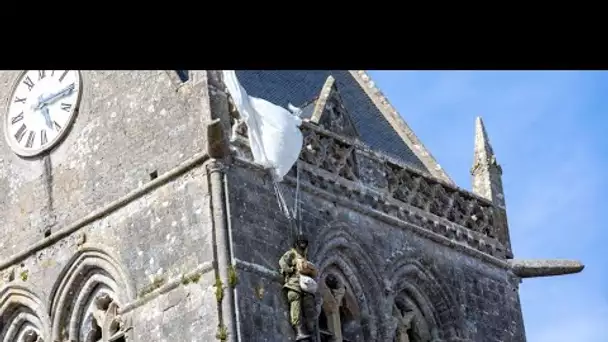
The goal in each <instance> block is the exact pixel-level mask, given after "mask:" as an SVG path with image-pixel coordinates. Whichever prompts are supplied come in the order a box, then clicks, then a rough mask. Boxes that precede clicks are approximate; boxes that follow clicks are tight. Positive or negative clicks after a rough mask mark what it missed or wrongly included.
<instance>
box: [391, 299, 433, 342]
mask: <svg viewBox="0 0 608 342" xmlns="http://www.w3.org/2000/svg"><path fill="white" fill-rule="evenodd" d="M393 318H394V319H395V321H396V323H397V324H396V326H397V328H396V331H395V338H394V339H393V342H432V334H431V329H430V326H429V324H428V322H427V321H426V320H425V318H424V315H423V314H422V312H421V311H420V309H419V308H418V307H417V305H416V303H414V302H413V301H412V300H411V299H410V298H408V297H407V296H405V295H401V296H398V297H397V299H396V300H395V304H394V306H393Z"/></svg>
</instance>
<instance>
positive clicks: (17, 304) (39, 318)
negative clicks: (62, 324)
mask: <svg viewBox="0 0 608 342" xmlns="http://www.w3.org/2000/svg"><path fill="white" fill-rule="evenodd" d="M49 329H50V321H49V319H48V316H47V314H46V310H45V309H44V306H43V304H42V302H41V301H40V300H39V299H38V297H37V296H36V295H35V294H34V293H33V292H32V291H30V290H29V289H27V288H26V287H24V286H20V285H14V284H11V285H8V286H5V287H4V288H2V289H1V290H0V341H2V342H44V341H49Z"/></svg>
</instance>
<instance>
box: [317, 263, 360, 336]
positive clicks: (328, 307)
mask: <svg viewBox="0 0 608 342" xmlns="http://www.w3.org/2000/svg"><path fill="white" fill-rule="evenodd" d="M322 293H323V308H322V310H321V313H320V315H319V333H320V336H321V341H322V342H358V341H362V340H361V335H362V334H361V325H360V322H359V310H358V308H357V305H356V302H355V301H354V297H353V296H352V293H351V291H350V290H349V289H348V288H347V287H346V285H345V283H344V281H343V280H342V279H340V277H338V276H337V275H335V274H332V273H330V274H328V275H327V276H326V277H325V280H324V282H323V284H322Z"/></svg>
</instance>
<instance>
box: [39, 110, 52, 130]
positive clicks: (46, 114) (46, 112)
mask: <svg viewBox="0 0 608 342" xmlns="http://www.w3.org/2000/svg"><path fill="white" fill-rule="evenodd" d="M42 115H44V121H46V125H47V126H48V127H49V128H50V129H53V121H52V120H51V115H50V114H49V107H47V106H44V107H42Z"/></svg>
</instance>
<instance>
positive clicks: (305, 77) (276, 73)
mask: <svg viewBox="0 0 608 342" xmlns="http://www.w3.org/2000/svg"><path fill="white" fill-rule="evenodd" d="M236 73H237V77H238V78H239V82H240V83H241V84H242V85H243V87H244V88H245V90H246V91H247V93H248V94H249V95H251V96H255V97H259V98H263V99H265V100H268V101H270V102H273V103H275V104H277V105H280V106H283V107H285V108H286V107H287V104H288V103H291V104H293V105H294V106H297V107H302V106H303V105H306V104H308V103H310V102H311V101H312V100H314V99H315V98H316V97H317V96H319V93H320V92H321V88H322V87H323V84H324V83H325V81H326V79H327V77H328V76H330V75H331V76H333V77H334V78H335V80H336V83H337V86H338V91H339V92H340V96H341V97H342V100H343V101H344V106H345V107H346V110H347V111H348V113H349V114H350V115H351V117H352V119H353V122H354V123H355V125H356V126H357V130H358V131H359V135H360V139H361V141H362V142H363V143H364V144H366V145H368V146H369V147H370V148H371V149H372V150H376V151H379V152H383V153H385V154H387V155H389V156H391V157H393V158H395V159H397V160H400V161H401V162H403V163H405V164H407V165H409V166H411V167H413V168H416V169H418V170H422V171H427V172H428V170H427V168H426V167H425V166H424V164H423V163H422V161H421V160H420V159H419V158H418V157H417V156H416V155H415V154H414V152H413V151H412V150H411V149H410V148H409V147H408V146H407V145H406V143H405V142H404V141H403V140H402V139H401V137H400V136H399V135H398V134H397V132H395V131H394V130H393V128H392V127H391V125H390V124H389V122H388V121H387V120H386V119H385V117H384V115H382V113H381V112H380V110H379V109H378V108H377V107H376V106H375V105H374V103H373V102H372V101H371V99H370V98H369V97H368V96H367V94H366V93H365V91H364V90H363V89H362V88H361V87H360V86H359V83H357V81H356V80H355V79H354V78H353V76H352V75H351V74H350V73H349V72H348V71H347V70H242V71H237V72H236ZM307 107H313V106H307ZM306 109H308V108H306ZM308 112H310V113H308ZM304 114H305V115H304V116H306V115H307V116H308V117H310V115H311V114H312V110H309V111H307V110H304Z"/></svg>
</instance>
